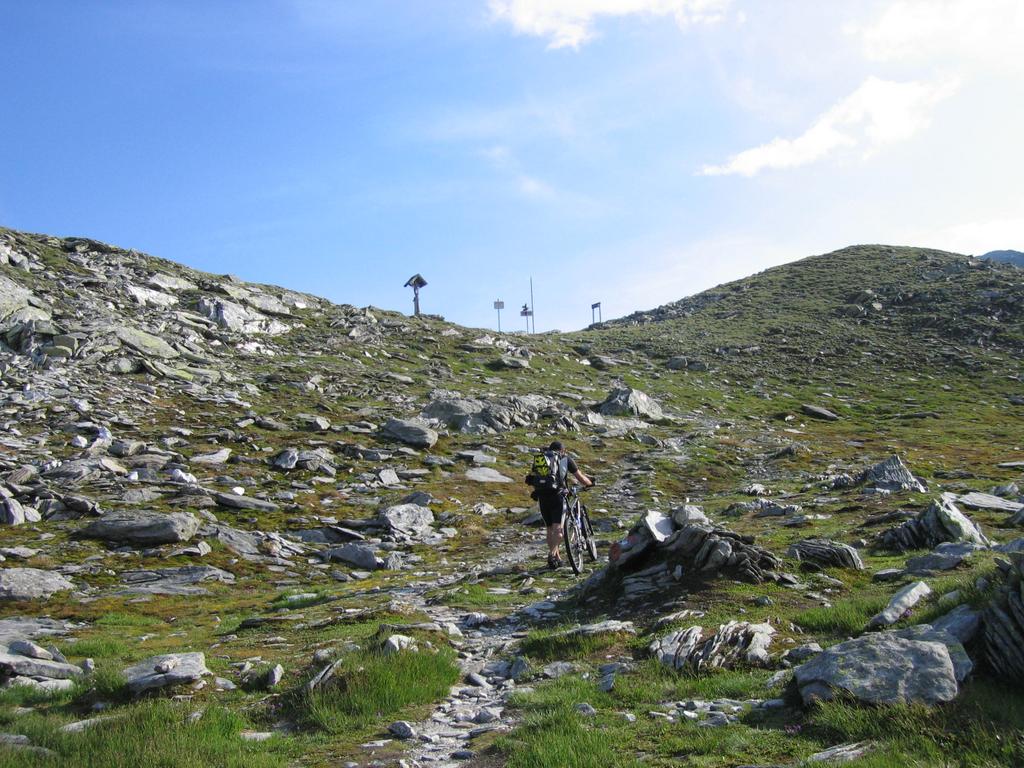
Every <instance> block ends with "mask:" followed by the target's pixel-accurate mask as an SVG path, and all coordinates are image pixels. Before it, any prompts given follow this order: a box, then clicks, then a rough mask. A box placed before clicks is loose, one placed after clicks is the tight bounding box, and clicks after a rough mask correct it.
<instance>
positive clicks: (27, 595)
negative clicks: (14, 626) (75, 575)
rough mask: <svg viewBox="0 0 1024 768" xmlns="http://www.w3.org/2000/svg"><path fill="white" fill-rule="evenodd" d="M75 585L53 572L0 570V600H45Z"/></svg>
mask: <svg viewBox="0 0 1024 768" xmlns="http://www.w3.org/2000/svg"><path fill="white" fill-rule="evenodd" d="M74 588H75V585H74V584H72V583H71V582H70V581H68V580H67V579H65V578H64V577H63V576H61V575H60V574H59V573H56V572H55V571H42V570H40V569H38V568H0V600H45V599H46V598H48V597H50V596H51V595H53V594H54V593H56V592H64V591H67V590H69V589H74Z"/></svg>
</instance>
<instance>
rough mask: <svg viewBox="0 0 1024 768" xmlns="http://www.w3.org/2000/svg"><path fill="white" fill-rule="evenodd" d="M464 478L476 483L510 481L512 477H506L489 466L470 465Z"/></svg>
mask: <svg viewBox="0 0 1024 768" xmlns="http://www.w3.org/2000/svg"><path fill="white" fill-rule="evenodd" d="M466 479H467V480H475V481H476V482H478V483H511V482H513V481H512V478H511V477H506V476H505V475H503V474H501V473H500V472H499V471H498V470H496V469H492V468H491V467H472V468H470V469H467V470H466Z"/></svg>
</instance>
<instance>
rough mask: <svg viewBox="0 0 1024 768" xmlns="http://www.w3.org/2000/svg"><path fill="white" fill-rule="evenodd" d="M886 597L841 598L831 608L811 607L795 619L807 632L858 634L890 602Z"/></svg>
mask: <svg viewBox="0 0 1024 768" xmlns="http://www.w3.org/2000/svg"><path fill="white" fill-rule="evenodd" d="M888 602H889V601H888V598H885V597H855V598H851V599H850V600H841V601H839V602H837V603H835V604H834V605H833V606H832V607H831V608H824V607H822V608H810V609H808V610H806V611H803V612H801V613H799V614H797V615H796V616H795V617H794V619H793V621H794V622H795V623H796V624H798V625H800V626H801V627H803V629H804V630H805V631H807V632H815V633H817V634H822V635H830V636H832V637H846V636H848V635H858V634H860V633H861V632H863V631H864V627H865V626H866V625H867V623H868V619H870V618H871V617H872V616H874V615H875V614H876V613H878V612H879V611H881V610H882V609H883V608H885V606H886V605H887V604H888Z"/></svg>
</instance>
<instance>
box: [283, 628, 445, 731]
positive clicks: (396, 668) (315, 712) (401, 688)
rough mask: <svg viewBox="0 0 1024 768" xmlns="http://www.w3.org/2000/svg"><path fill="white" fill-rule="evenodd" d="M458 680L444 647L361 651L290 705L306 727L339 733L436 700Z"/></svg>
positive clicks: (347, 658)
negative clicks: (323, 684)
mask: <svg viewBox="0 0 1024 768" xmlns="http://www.w3.org/2000/svg"><path fill="white" fill-rule="evenodd" d="M458 679H459V670H458V667H457V666H456V665H455V654H454V652H453V651H452V650H451V649H449V648H442V649H441V650H439V651H436V652H412V651H402V652H399V653H395V654H392V655H390V656H384V655H383V654H381V653H380V652H379V651H376V650H363V651H357V652H356V653H353V654H351V655H349V656H347V657H346V658H345V660H344V664H343V665H342V668H341V669H340V670H339V671H338V673H337V675H336V677H335V679H334V680H333V681H331V682H330V683H328V684H327V685H325V686H323V687H322V688H318V689H317V690H315V691H313V692H312V693H309V692H307V691H306V690H305V688H302V689H300V691H299V692H297V693H296V694H295V697H294V704H295V708H296V710H297V714H298V716H299V718H300V719H301V720H302V721H303V722H304V723H305V724H306V725H308V726H312V727H315V728H319V729H322V730H325V731H328V732H330V733H341V732H345V731H351V730H353V729H359V728H365V727H367V726H369V725H372V724H375V723H379V721H381V720H384V719H387V718H393V717H394V716H395V715H396V714H397V713H399V712H400V711H402V710H403V709H405V708H406V707H411V706H415V705H418V704H430V703H432V702H434V701H438V700H440V699H442V698H443V697H445V696H446V695H447V694H448V691H449V689H450V688H451V686H452V685H453V684H454V683H455V682H456V681H457V680H458Z"/></svg>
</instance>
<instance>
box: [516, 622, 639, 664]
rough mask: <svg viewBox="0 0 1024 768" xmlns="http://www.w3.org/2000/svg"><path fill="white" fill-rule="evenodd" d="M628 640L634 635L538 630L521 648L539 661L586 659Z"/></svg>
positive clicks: (527, 638)
mask: <svg viewBox="0 0 1024 768" xmlns="http://www.w3.org/2000/svg"><path fill="white" fill-rule="evenodd" d="M626 638H632V635H625V634H622V633H617V632H606V633H602V634H600V635H582V634H568V633H567V632H566V630H565V629H564V628H562V629H538V630H534V631H533V632H531V633H530V634H529V635H527V636H526V638H525V639H524V640H523V641H522V643H521V644H520V648H521V650H522V652H523V653H524V654H525V655H526V656H529V657H530V658H531V659H537V660H538V661H552V660H559V661H561V660H564V659H585V658H588V657H590V656H592V655H593V654H595V653H597V652H599V651H603V650H606V649H608V648H612V647H614V646H616V645H620V644H621V643H622V642H623V640H624V639H626Z"/></svg>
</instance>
